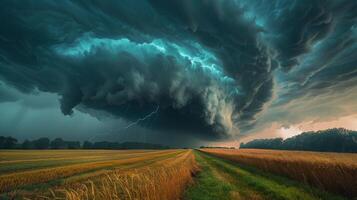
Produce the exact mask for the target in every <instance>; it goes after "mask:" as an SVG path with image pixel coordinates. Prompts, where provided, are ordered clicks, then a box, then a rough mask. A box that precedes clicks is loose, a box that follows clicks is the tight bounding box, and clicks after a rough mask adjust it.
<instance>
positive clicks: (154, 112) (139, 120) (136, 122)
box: [123, 105, 160, 129]
mask: <svg viewBox="0 0 357 200" xmlns="http://www.w3.org/2000/svg"><path fill="white" fill-rule="evenodd" d="M159 108H160V106H159V105H158V106H157V107H156V109H155V110H154V111H152V112H151V113H149V114H148V115H146V116H145V117H143V118H139V119H138V120H136V121H134V122H132V123H130V124H129V125H127V126H126V127H124V128H123V129H128V128H130V127H132V126H134V125H137V124H139V122H142V121H145V120H146V119H148V118H150V117H151V116H153V115H155V114H156V113H157V112H158V111H159Z"/></svg>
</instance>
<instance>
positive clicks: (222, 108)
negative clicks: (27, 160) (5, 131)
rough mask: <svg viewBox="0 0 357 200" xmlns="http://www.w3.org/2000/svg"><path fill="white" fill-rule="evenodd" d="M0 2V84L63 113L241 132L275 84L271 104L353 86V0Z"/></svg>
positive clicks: (209, 133) (216, 133)
mask: <svg viewBox="0 0 357 200" xmlns="http://www.w3.org/2000/svg"><path fill="white" fill-rule="evenodd" d="M0 4H1V6H0V19H1V27H0V80H1V81H3V82H5V83H6V84H9V85H11V86H12V87H15V88H16V89H17V90H19V91H21V92H23V93H31V92H33V91H34V90H39V91H42V92H49V93H55V94H58V95H59V96H60V108H61V110H62V112H63V113H64V114H65V115H69V114H71V113H73V109H74V108H80V109H79V110H81V111H82V112H88V113H91V114H92V115H96V114H95V113H96V112H93V110H99V111H106V112H108V113H110V114H112V115H113V116H117V117H121V118H124V119H126V120H128V121H132V122H135V121H137V120H138V119H142V118H145V116H148V115H149V116H151V115H150V113H153V112H154V114H155V115H156V117H157V119H156V120H155V121H153V122H152V123H153V126H152V128H154V129H158V130H164V131H165V130H175V134H178V133H180V132H181V131H182V132H188V133H200V134H202V135H204V136H206V137H208V138H217V137H220V136H227V135H230V134H232V133H234V132H237V130H239V129H242V130H243V129H248V128H250V127H252V126H253V125H254V124H255V122H256V119H257V117H258V116H259V113H261V111H262V110H264V105H266V103H267V102H269V101H270V100H271V98H272V94H273V91H274V87H276V86H275V85H274V83H277V84H281V85H284V86H286V87H284V88H283V90H282V92H281V93H282V95H281V97H278V98H277V103H276V104H279V103H281V102H288V101H289V100H290V99H291V98H293V97H298V96H299V95H302V94H304V95H305V94H306V93H307V94H309V93H310V92H311V93H312V92H315V91H316V90H317V89H319V90H321V91H323V90H324V88H325V89H326V88H330V87H331V86H334V87H337V85H341V87H342V86H343V87H352V86H355V85H356V84H355V81H354V80H355V77H356V66H355V64H356V60H355V59H356V56H355V52H356V51H355V48H356V44H355V41H354V40H355V39H356V28H355V24H356V14H355V12H353V11H354V10H356V3H355V1H353V0H351V1H338V2H337V1H294V2H291V1H274V2H272V1H264V0H256V1H253V0H252V1H243V0H242V1H234V0H221V1H216V0H203V1H199V0H193V1H192V0H173V1H165V0H140V1H139V0H138V1H132V0H122V1H99V0H98V1H96V0H93V1H81V0H78V1H69V0H67V1H61V2H58V1H34V0H23V1H14V0H11V1H10V0H9V1H7V0H5V1H2V2H1V3H0ZM279 67H280V68H279ZM280 69H283V70H282V71H284V72H279V73H278V72H276V71H277V70H278V71H280ZM335 75H337V76H335ZM346 80H347V81H346ZM346 85H347V86H346ZM326 90H328V89H326ZM295 91H298V92H295ZM0 92H1V91H0ZM291 93H293V94H295V95H290V94H291ZM321 93H323V92H321ZM3 96H5V95H3ZM6 96H9V97H10V96H11V95H6ZM0 101H1V100H0ZM86 110H88V111H86ZM176 132H177V133H176Z"/></svg>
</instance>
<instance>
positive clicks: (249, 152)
mask: <svg viewBox="0 0 357 200" xmlns="http://www.w3.org/2000/svg"><path fill="white" fill-rule="evenodd" d="M201 151H203V152H206V153H209V154H211V155H214V156H217V157H221V158H224V159H227V160H230V161H234V162H236V163H239V164H242V165H243V166H252V167H255V168H258V169H260V170H263V171H266V172H270V173H273V174H277V175H283V176H286V177H288V178H291V179H295V180H298V181H300V182H303V183H307V184H309V185H312V186H315V187H318V188H320V189H323V190H326V191H330V192H332V193H336V194H342V195H344V196H347V197H356V196H357V154H349V153H318V152H304V151H280V150H257V149H239V150H234V149H201Z"/></svg>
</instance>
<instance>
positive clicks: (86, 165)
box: [0, 150, 194, 199]
mask: <svg viewBox="0 0 357 200" xmlns="http://www.w3.org/2000/svg"><path fill="white" fill-rule="evenodd" d="M8 153H9V154H13V155H15V157H16V158H11V156H9V155H7V154H8ZM31 153H33V154H34V156H33V157H31V154H29V153H28V152H21V151H17V152H15V151H13V152H0V155H2V157H7V158H8V159H7V161H3V160H2V161H1V162H0V163H1V164H0V169H1V167H3V169H4V168H5V167H7V169H13V171H11V170H8V171H7V172H6V173H3V174H1V175H0V193H3V194H2V197H5V196H8V197H23V196H27V197H31V198H34V199H38V198H39V194H41V195H48V191H62V192H60V194H64V193H63V190H64V188H68V187H69V188H71V187H70V186H75V188H77V187H78V185H81V183H83V182H88V181H91V183H98V182H101V183H102V179H103V177H104V178H105V177H108V174H114V175H115V176H119V175H120V176H123V175H124V174H126V175H128V174H131V173H132V172H133V170H134V171H140V170H144V169H151V168H158V166H160V167H161V168H162V167H166V168H170V167H172V165H175V166H176V165H178V163H177V162H180V163H181V161H182V158H187V157H192V156H193V155H192V153H191V151H188V150H161V151H98V152H96V151H88V152H86V151H70V150H69V151H59V154H60V155H61V157H60V156H58V155H56V153H57V152H56V151H32V152H31ZM51 154H53V155H54V157H55V159H54V160H55V161H57V159H58V160H60V161H59V162H58V165H57V166H56V163H52V161H53V159H51V158H50V155H51ZM20 155H23V156H25V157H26V158H25V159H24V158H21V156H20ZM41 155H43V156H44V157H41ZM82 156H83V157H85V158H84V159H83V158H82ZM46 158H49V162H51V164H50V165H47V166H46V165H45V164H44V163H46ZM88 159H90V160H88ZM14 160H17V161H19V162H15V163H14V162H10V163H7V162H9V161H14ZM21 160H22V161H23V162H25V163H27V162H29V163H31V164H32V165H33V168H32V167H29V168H23V169H21V171H20V169H19V168H16V167H14V165H21V162H20V161H21ZM66 161H68V162H67V163H66ZM72 161H74V162H72ZM190 162H194V160H192V159H191V161H190ZM175 163H176V164H175ZM13 167H14V168H13ZM193 167H194V163H192V169H191V168H188V170H193ZM135 173H136V172H135ZM115 176H112V177H115ZM190 176H191V175H190ZM186 179H187V180H189V179H190V177H188V176H187V177H186V178H185V180H186ZM183 182H185V183H186V181H183ZM182 187H184V186H182ZM51 188H52V189H53V190H52V189H51ZM74 190H75V189H74V188H71V189H70V191H74ZM57 194H58V192H56V195H57ZM68 194H69V193H68ZM177 195H178V194H177ZM0 197H1V196H0ZM93 198H94V197H93ZM67 199H68V198H67Z"/></svg>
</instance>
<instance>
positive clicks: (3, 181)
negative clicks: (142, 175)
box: [0, 150, 180, 192]
mask: <svg viewBox="0 0 357 200" xmlns="http://www.w3.org/2000/svg"><path fill="white" fill-rule="evenodd" d="M179 153H180V151H177V150H176V151H175V150H168V151H151V152H147V153H144V154H140V155H135V154H134V155H132V156H131V157H127V156H126V157H125V158H122V159H116V158H115V156H113V157H114V159H112V160H107V161H98V162H89V163H80V164H71V165H66V166H60V167H51V168H44V169H35V170H28V171H23V172H14V173H8V174H4V175H1V176H0V192H6V191H10V190H13V189H14V188H19V187H21V186H26V185H29V184H38V183H46V182H48V181H51V180H56V179H61V178H66V177H70V176H74V175H76V174H82V173H86V172H95V171H98V170H102V169H114V168H116V167H120V166H125V165H130V164H137V163H141V162H145V161H149V160H153V159H157V158H160V157H167V156H169V157H170V156H175V155H177V154H179ZM67 156H70V153H69V154H68V155H67Z"/></svg>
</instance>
